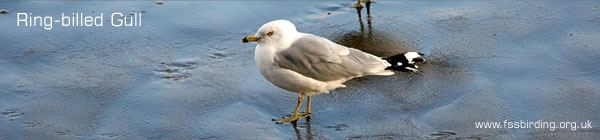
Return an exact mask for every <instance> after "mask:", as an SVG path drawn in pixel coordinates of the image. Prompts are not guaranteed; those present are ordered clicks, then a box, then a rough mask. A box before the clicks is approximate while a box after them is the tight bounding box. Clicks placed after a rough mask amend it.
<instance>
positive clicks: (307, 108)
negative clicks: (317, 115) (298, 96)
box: [298, 96, 310, 118]
mask: <svg viewBox="0 0 600 140" xmlns="http://www.w3.org/2000/svg"><path fill="white" fill-rule="evenodd" d="M309 116H310V96H308V100H307V101H306V112H305V113H303V114H300V115H298V117H300V118H306V117H309Z"/></svg>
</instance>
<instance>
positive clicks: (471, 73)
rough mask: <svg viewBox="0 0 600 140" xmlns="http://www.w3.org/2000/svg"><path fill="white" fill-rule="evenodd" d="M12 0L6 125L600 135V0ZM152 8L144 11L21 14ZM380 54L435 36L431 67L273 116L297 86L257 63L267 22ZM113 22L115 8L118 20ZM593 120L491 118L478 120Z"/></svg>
mask: <svg viewBox="0 0 600 140" xmlns="http://www.w3.org/2000/svg"><path fill="white" fill-rule="evenodd" d="M352 4H353V1H333V2H318V1H298V2H275V1H222V2H217V1H167V2H165V3H164V4H161V5H157V4H156V3H155V2H148V1H2V2H0V9H6V10H7V11H8V13H6V14H0V26H1V28H0V44H1V45H0V46H1V47H0V54H1V55H0V65H1V67H0V73H2V75H0V139H187V138H193V139H198V138H200V139H213V138H214V139H279V138H283V139H297V138H298V139H324V138H329V139H346V138H357V139H385V138H392V139H396V138H405V139H437V138H440V139H454V138H460V139H598V138H599V137H600V126H598V125H597V124H598V123H600V108H599V106H600V89H599V86H600V84H599V82H600V73H599V72H600V69H599V68H600V63H599V62H600V61H599V60H600V55H599V54H600V46H599V45H598V44H600V2H597V1H573V2H567V1H499V2H493V1H447V2H438V1H424V2H419V1H377V2H376V3H373V4H372V5H371V7H370V13H369V14H367V11H366V8H363V9H362V11H361V12H357V10H356V9H354V8H350V7H351V6H352ZM132 11H136V12H140V11H143V12H144V13H143V26H141V27H128V28H118V27H112V26H107V25H105V26H104V27H59V26H58V25H54V28H53V29H52V30H50V31H46V30H44V29H43V28H42V27H16V25H15V17H16V13H17V12H31V13H33V14H37V15H49V16H54V17H55V18H56V17H60V13H63V12H64V13H72V12H81V13H84V14H90V15H94V14H97V13H100V12H102V13H104V14H105V19H104V20H108V19H106V18H107V17H108V16H109V15H107V14H110V13H112V12H122V13H130V12H132ZM276 19H287V20H290V21H292V22H293V23H295V24H296V26H297V28H298V30H299V31H301V32H307V33H312V34H315V35H319V36H323V37H326V38H328V39H331V40H333V41H335V42H337V43H340V44H342V45H346V46H349V47H353V48H358V49H361V50H363V51H366V52H369V53H373V54H375V55H378V56H382V57H383V56H390V55H393V54H396V53H399V52H404V51H420V52H423V53H425V54H426V55H427V59H428V60H429V62H428V63H427V64H424V65H421V66H420V68H421V71H422V72H421V73H418V74H408V73H399V74H396V75H393V76H388V77H378V76H371V77H363V78H357V79H355V80H351V81H349V82H347V85H348V87H347V88H343V89H338V90H335V91H333V92H332V93H331V94H321V95H318V96H314V97H313V101H312V111H313V113H312V118H311V119H310V121H308V120H306V119H302V120H299V121H298V123H297V126H296V127H294V126H293V125H292V124H275V123H273V122H271V119H273V118H278V117H281V116H282V115H285V114H288V113H290V112H291V111H292V110H293V109H294V105H295V103H296V97H297V94H295V93H291V92H288V91H284V90H282V89H279V88H277V87H275V86H273V85H272V84H270V83H269V82H268V81H266V80H265V79H264V78H263V77H262V76H261V75H260V73H259V72H258V71H257V69H256V66H255V62H254V59H253V55H254V46H255V44H240V43H239V42H240V39H241V38H243V37H244V36H247V35H250V34H253V33H254V32H255V31H256V30H257V29H258V28H259V27H260V26H261V25H262V24H264V23H266V22H268V21H271V20H276ZM105 24H106V23H105ZM504 120H508V121H518V120H530V121H534V120H544V121H569V122H581V121H587V120H590V121H591V122H592V127H593V128H592V129H583V128H579V129H577V130H575V131H572V130H570V129H568V128H567V129H557V130H554V131H551V130H549V129H535V128H525V129H521V128H519V129H480V128H476V127H475V122H478V121H504Z"/></svg>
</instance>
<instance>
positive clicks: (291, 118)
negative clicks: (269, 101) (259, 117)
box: [271, 112, 310, 124]
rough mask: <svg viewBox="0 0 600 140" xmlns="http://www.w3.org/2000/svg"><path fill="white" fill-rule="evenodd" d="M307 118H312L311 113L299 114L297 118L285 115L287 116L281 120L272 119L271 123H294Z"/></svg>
mask: <svg viewBox="0 0 600 140" xmlns="http://www.w3.org/2000/svg"><path fill="white" fill-rule="evenodd" d="M307 117H310V112H309V113H304V112H298V114H297V115H296V116H294V115H293V114H292V115H285V116H283V117H281V119H272V120H271V121H274V122H275V123H278V124H282V123H292V122H294V121H297V120H298V119H302V118H307Z"/></svg>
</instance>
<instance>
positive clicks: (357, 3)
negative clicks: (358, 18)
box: [355, 0, 362, 8]
mask: <svg viewBox="0 0 600 140" xmlns="http://www.w3.org/2000/svg"><path fill="white" fill-rule="evenodd" d="M355 7H356V8H362V5H361V4H360V0H358V1H357V2H356V5H355Z"/></svg>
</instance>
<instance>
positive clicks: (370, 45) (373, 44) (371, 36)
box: [332, 2, 417, 57]
mask: <svg viewBox="0 0 600 140" xmlns="http://www.w3.org/2000/svg"><path fill="white" fill-rule="evenodd" d="M366 5H367V6H366V9H367V25H366V26H367V27H366V28H365V24H364V22H363V18H362V16H363V15H362V9H363V8H362V7H357V8H356V14H357V15H358V23H359V25H360V32H358V31H356V30H352V31H348V32H342V33H334V35H333V37H332V38H333V40H334V41H335V42H336V43H338V44H340V45H344V46H347V47H350V48H355V49H359V50H361V51H364V52H367V53H370V54H373V55H376V56H379V57H388V56H392V55H395V54H398V53H401V52H407V51H417V50H416V49H414V48H410V45H408V43H407V42H408V41H406V40H405V39H401V38H398V37H396V36H397V35H392V34H390V33H386V32H383V31H380V30H377V29H374V28H373V25H372V17H371V8H370V7H371V3H370V2H369V3H367V4H366Z"/></svg>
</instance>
